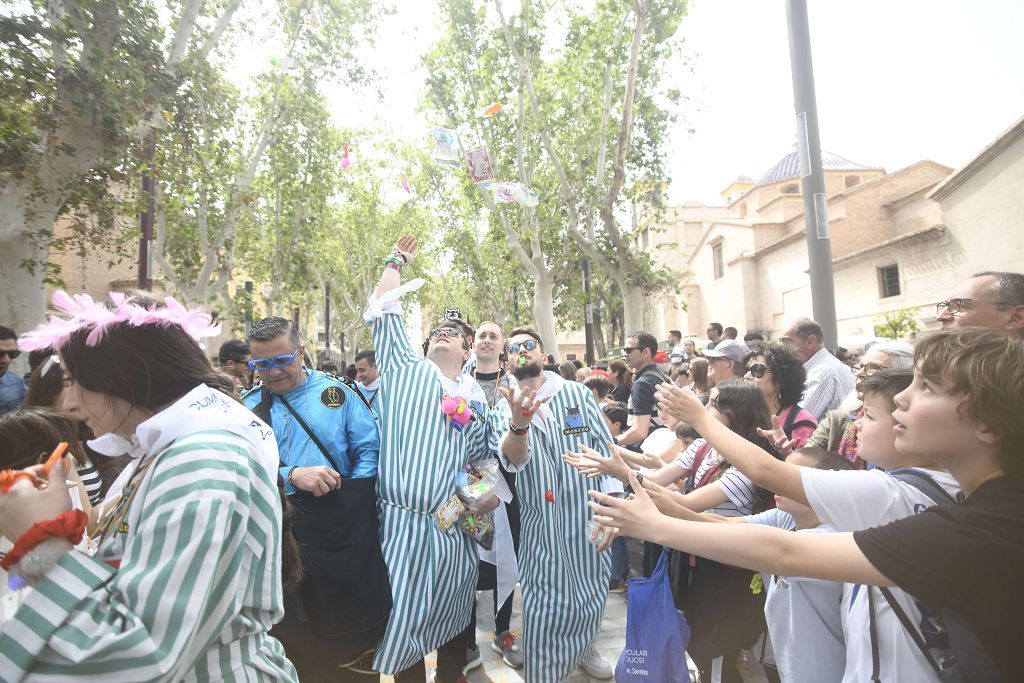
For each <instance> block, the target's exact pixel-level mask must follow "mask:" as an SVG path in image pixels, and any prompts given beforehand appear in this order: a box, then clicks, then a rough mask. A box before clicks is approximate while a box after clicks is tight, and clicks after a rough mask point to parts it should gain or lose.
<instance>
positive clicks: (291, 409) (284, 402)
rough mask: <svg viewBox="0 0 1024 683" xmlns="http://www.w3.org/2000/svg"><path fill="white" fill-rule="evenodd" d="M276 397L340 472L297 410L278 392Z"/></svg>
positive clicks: (339, 469)
mask: <svg viewBox="0 0 1024 683" xmlns="http://www.w3.org/2000/svg"><path fill="white" fill-rule="evenodd" d="M271 396H273V394H271ZM277 397H278V398H279V399H281V403H283V404H284V407H285V408H287V409H288V412H289V413H291V414H292V417H294V418H295V421H296V422H298V423H299V425H300V426H301V427H302V429H304V430H305V432H306V434H307V435H308V436H309V438H310V439H311V440H312V441H313V443H315V444H316V447H317V448H319V449H320V452H321V453H323V454H324V457H325V458H327V462H329V463H331V464H332V465H334V467H335V468H336V469H337V470H338V471H339V472H340V471H341V468H340V467H338V464H337V463H336V462H334V458H332V457H331V454H330V452H329V451H328V450H327V448H326V447H325V446H324V444H323V442H322V441H320V439H318V438H317V435H316V434H315V433H313V430H312V429H310V427H309V425H308V424H306V421H305V420H303V419H302V417H301V416H300V415H299V414H298V413H297V412H295V409H294V408H292V404H291V403H289V402H288V399H286V398H285V397H284V396H282V395H280V394H277ZM271 400H273V398H271Z"/></svg>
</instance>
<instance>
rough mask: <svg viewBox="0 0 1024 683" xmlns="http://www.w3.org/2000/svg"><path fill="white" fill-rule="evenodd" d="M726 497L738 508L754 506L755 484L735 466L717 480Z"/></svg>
mask: <svg viewBox="0 0 1024 683" xmlns="http://www.w3.org/2000/svg"><path fill="white" fill-rule="evenodd" d="M715 483H716V484H718V486H719V488H721V489H722V492H723V493H725V495H726V497H728V498H729V500H730V501H731V502H732V504H733V505H735V506H736V509H737V510H744V509H747V510H749V509H751V508H753V506H754V493H755V491H754V484H753V482H751V481H750V479H748V478H747V475H745V474H743V473H742V472H740V471H739V470H738V469H736V468H735V467H730V468H729V469H728V470H726V471H725V473H724V474H722V476H721V477H719V478H718V481H716V482H715Z"/></svg>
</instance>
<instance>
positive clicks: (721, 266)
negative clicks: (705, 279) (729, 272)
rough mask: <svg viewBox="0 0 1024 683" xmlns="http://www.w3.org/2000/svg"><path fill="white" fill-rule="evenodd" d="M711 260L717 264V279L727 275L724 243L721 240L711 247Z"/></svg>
mask: <svg viewBox="0 0 1024 683" xmlns="http://www.w3.org/2000/svg"><path fill="white" fill-rule="evenodd" d="M711 260H712V261H713V262H714V264H715V279H716V280H719V279H721V278H723V277H725V261H724V260H723V258H722V243H721V242H719V243H718V244H715V245H713V246H712V247H711Z"/></svg>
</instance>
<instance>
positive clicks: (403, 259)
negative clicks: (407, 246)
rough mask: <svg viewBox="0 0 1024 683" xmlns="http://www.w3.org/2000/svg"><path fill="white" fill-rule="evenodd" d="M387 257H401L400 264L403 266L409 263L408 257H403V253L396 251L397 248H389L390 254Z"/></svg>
mask: <svg viewBox="0 0 1024 683" xmlns="http://www.w3.org/2000/svg"><path fill="white" fill-rule="evenodd" d="M388 258H389V259H391V258H398V259H402V265H403V266H407V265H409V259H407V258H406V257H405V254H403V253H402V252H400V251H398V250H397V249H392V250H391V255H390V256H388Z"/></svg>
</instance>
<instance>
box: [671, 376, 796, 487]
mask: <svg viewBox="0 0 1024 683" xmlns="http://www.w3.org/2000/svg"><path fill="white" fill-rule="evenodd" d="M656 396H657V398H658V409H659V410H663V411H665V412H666V413H668V414H670V415H672V416H673V417H675V418H676V419H677V420H681V421H683V422H687V423H688V424H691V425H693V428H694V429H696V430H697V431H698V432H700V435H701V436H703V437H704V438H705V439H707V440H708V441H709V442H710V443H711V445H712V446H713V447H714V449H715V450H716V451H718V452H719V453H720V454H721V455H722V456H723V457H724V458H725V459H726V460H728V461H729V462H730V463H732V464H733V465H734V466H735V467H736V469H738V470H739V471H740V472H742V473H743V474H745V475H747V478H748V479H750V480H751V481H752V482H754V483H755V484H757V485H758V486H760V487H762V488H766V489H768V490H769V491H773V492H775V493H777V494H779V495H780V496H785V497H786V498H790V499H792V500H795V501H796V502H798V503H801V504H803V505H808V502H807V494H806V493H804V485H803V480H802V479H801V477H800V468H799V467H798V466H796V465H791V464H789V463H786V462H783V461H781V460H778V459H777V458H775V457H774V456H773V455H772V454H770V453H768V452H767V451H765V450H762V449H760V448H758V447H757V446H756V445H754V444H752V443H750V442H749V441H747V440H746V439H744V438H743V437H742V436H740V435H739V434H736V433H735V432H733V431H732V430H730V429H729V428H728V427H726V426H725V425H724V424H722V423H721V422H719V421H718V420H716V419H715V418H714V417H712V416H711V415H709V414H708V412H707V411H706V410H705V409H704V406H703V405H702V404H701V402H700V399H698V398H697V396H696V395H694V394H693V393H692V392H690V391H687V390H686V389H681V388H680V387H676V386H672V385H670V384H662V385H659V386H658V392H657V394H656Z"/></svg>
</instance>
